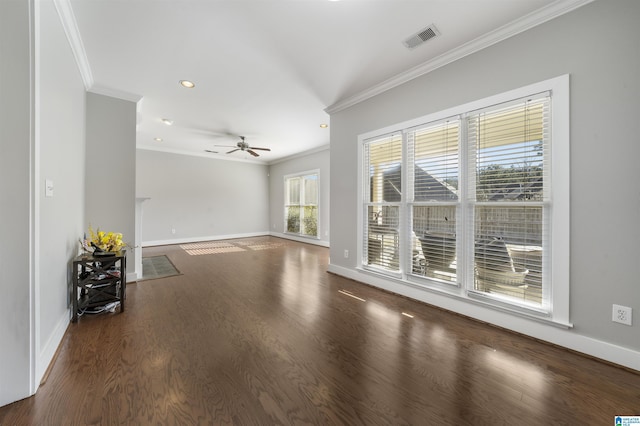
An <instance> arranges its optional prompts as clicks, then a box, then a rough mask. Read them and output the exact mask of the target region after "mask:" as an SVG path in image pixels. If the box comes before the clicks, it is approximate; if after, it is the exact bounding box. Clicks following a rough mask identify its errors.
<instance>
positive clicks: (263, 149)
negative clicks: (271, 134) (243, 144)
mask: <svg viewBox="0 0 640 426" xmlns="http://www.w3.org/2000/svg"><path fill="white" fill-rule="evenodd" d="M249 148H250V149H259V150H261V151H271V149H269V148H258V147H257V146H252V147H249Z"/></svg>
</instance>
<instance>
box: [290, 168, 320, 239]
mask: <svg viewBox="0 0 640 426" xmlns="http://www.w3.org/2000/svg"><path fill="white" fill-rule="evenodd" d="M306 176H315V177H316V182H317V183H316V192H317V194H316V204H310V205H315V207H316V216H317V217H316V235H308V234H303V233H302V232H291V231H288V230H287V209H288V208H289V207H290V206H293V205H294V204H288V201H289V192H288V189H289V188H288V182H289V180H290V179H295V178H304V177H306ZM302 182H304V181H303V180H301V185H300V193H299V197H300V203H299V204H297V205H298V206H299V207H301V208H304V207H305V206H306V204H303V202H302V201H303V200H304V184H302ZM283 185H284V203H283V204H284V214H283V215H284V217H283V232H284V233H285V234H287V235H295V236H297V237H302V238H312V239H316V240H319V239H320V169H313V170H307V171H303V172H299V173H291V174H287V175H284V176H283ZM301 229H302V228H301Z"/></svg>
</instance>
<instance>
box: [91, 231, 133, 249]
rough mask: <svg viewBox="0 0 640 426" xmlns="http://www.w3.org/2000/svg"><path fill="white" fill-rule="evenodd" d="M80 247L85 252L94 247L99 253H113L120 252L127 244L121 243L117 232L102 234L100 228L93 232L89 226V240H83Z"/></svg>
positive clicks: (120, 237) (120, 236)
mask: <svg viewBox="0 0 640 426" xmlns="http://www.w3.org/2000/svg"><path fill="white" fill-rule="evenodd" d="M82 246H83V247H84V248H85V250H88V248H89V247H94V248H95V249H96V250H98V249H99V251H110V252H113V251H120V250H122V249H123V248H125V247H126V246H127V244H126V243H125V242H124V241H122V234H121V233H119V232H104V231H101V230H100V228H98V230H97V231H94V229H93V227H91V226H89V238H85V240H84V241H83V243H82ZM88 251H91V250H88Z"/></svg>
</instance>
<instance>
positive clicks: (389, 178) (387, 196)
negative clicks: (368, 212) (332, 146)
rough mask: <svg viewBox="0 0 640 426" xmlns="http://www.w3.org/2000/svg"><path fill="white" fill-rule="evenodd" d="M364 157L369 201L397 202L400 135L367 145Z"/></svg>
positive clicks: (399, 172)
mask: <svg viewBox="0 0 640 426" xmlns="http://www.w3.org/2000/svg"><path fill="white" fill-rule="evenodd" d="M365 155H366V161H367V163H366V167H367V168H368V177H369V194H368V195H369V201H371V202H375V203H379V202H399V201H400V198H401V195H402V166H401V161H402V135H400V134H398V135H393V136H390V137H386V138H384V139H380V140H378V141H375V142H370V143H368V144H367V145H366V146H365Z"/></svg>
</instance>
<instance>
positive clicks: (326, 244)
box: [269, 232, 329, 247]
mask: <svg viewBox="0 0 640 426" xmlns="http://www.w3.org/2000/svg"><path fill="white" fill-rule="evenodd" d="M269 235H271V236H272V237H278V238H284V239H286V240H293V241H298V242H300V243H306V244H314V245H316V246H322V247H329V241H324V240H319V239H317V238H305V237H299V236H297V235H291V234H284V233H282V232H269Z"/></svg>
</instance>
